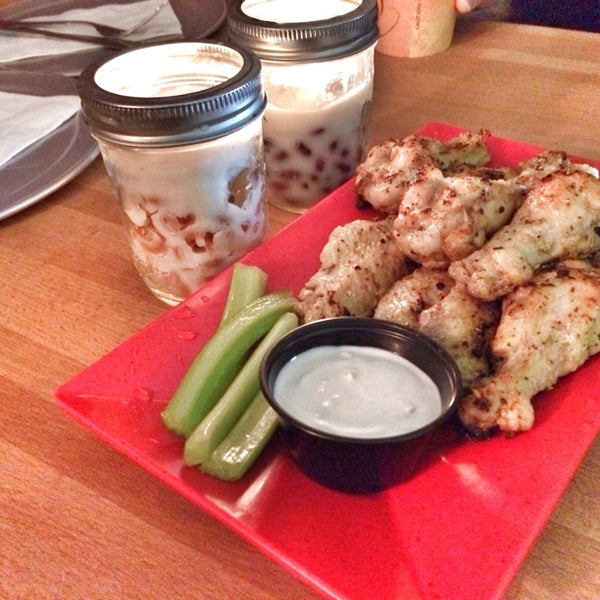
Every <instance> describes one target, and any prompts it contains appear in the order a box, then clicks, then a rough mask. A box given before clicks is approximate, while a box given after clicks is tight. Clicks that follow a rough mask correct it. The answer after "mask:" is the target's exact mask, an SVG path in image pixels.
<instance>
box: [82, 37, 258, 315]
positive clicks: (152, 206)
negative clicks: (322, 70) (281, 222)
mask: <svg viewBox="0 0 600 600" xmlns="http://www.w3.org/2000/svg"><path fill="white" fill-rule="evenodd" d="M260 71H261V66H260V61H259V59H258V58H257V57H256V56H255V55H254V54H252V53H251V52H248V51H247V50H246V49H243V48H238V47H235V46H233V45H229V44H221V43H217V42H214V43H212V42H211V43H208V42H178V43H170V44H162V45H158V46H149V47H145V48H140V49H136V50H132V51H128V52H124V53H122V54H119V55H117V56H116V57H114V58H112V59H109V60H108V61H106V62H104V63H102V64H100V65H96V66H93V67H90V68H88V69H86V70H85V71H84V72H83V73H82V75H81V76H80V79H79V93H80V96H81V102H82V112H83V115H84V117H85V119H86V122H87V124H88V125H89V127H90V130H91V132H92V135H94V137H95V138H96V139H97V140H98V143H99V146H100V150H101V153H102V157H103V159H104V164H105V166H106V170H107V172H108V175H109V177H110V179H111V182H112V185H113V188H114V190H115V193H116V195H117V198H118V200H119V202H120V205H121V207H122V209H123V213H124V217H125V222H126V225H127V230H128V233H129V239H130V242H131V248H132V253H133V260H134V263H135V266H136V268H137V270H138V272H139V273H140V275H141V277H142V278H143V280H144V281H145V283H146V285H147V286H148V287H149V289H150V290H151V291H152V292H153V293H154V294H155V295H156V296H157V297H158V298H159V299H160V300H162V301H164V302H166V303H167V304H171V305H174V304H177V303H178V302H180V301H181V300H182V299H183V298H185V297H186V296H187V295H189V294H190V293H191V292H193V291H194V290H195V289H197V288H198V287H199V286H200V285H201V284H202V283H203V282H205V281H206V280H207V279H209V278H211V277H213V276H214V275H216V274H217V273H218V272H219V271H220V270H222V269H223V268H225V267H226V266H227V265H229V264H231V263H232V262H234V261H235V260H237V259H238V258H239V257H240V256H241V255H242V254H244V253H245V252H246V251H247V250H249V249H250V248H252V247H253V246H255V245H257V244H258V243H259V242H260V241H261V240H262V239H263V237H264V232H265V225H266V211H265V200H264V198H265V181H264V178H265V168H264V156H263V141H262V115H263V112H264V108H265V104H266V98H265V94H264V91H263V87H262V83H261V77H260Z"/></svg>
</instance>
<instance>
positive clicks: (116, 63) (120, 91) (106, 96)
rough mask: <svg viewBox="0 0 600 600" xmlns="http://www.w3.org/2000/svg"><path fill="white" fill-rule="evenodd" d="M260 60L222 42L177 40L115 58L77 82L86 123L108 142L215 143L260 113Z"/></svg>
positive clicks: (263, 103)
mask: <svg viewBox="0 0 600 600" xmlns="http://www.w3.org/2000/svg"><path fill="white" fill-rule="evenodd" d="M260 71H261V66H260V60H259V59H258V57H257V56H256V55H254V54H253V53H252V52H249V51H248V50H247V49H244V48H241V47H237V46H235V45H232V44H222V43H220V42H175V43H169V44H160V45H156V46H146V47H143V48H138V49H135V50H130V51H127V52H123V53H121V54H118V55H117V56H116V57H113V58H111V59H108V60H105V61H103V62H101V63H100V64H97V65H92V66H90V67H88V68H87V69H86V70H85V71H84V72H83V73H82V74H81V75H80V77H79V95H80V97H81V108H82V113H83V115H84V118H85V120H86V122H87V124H88V125H89V127H90V129H91V130H92V132H93V133H94V134H95V135H97V136H98V137H102V138H104V139H106V140H109V141H114V142H118V143H121V144H128V145H139V146H174V145H183V144H189V143H195V142H202V141H207V140H211V139H215V138H218V137H221V136H223V135H226V134H228V133H231V132H233V131H235V130H237V129H240V128H241V127H243V126H244V125H246V124H247V123H249V122H251V121H252V120H254V119H255V118H257V117H259V116H261V115H262V113H263V111H264V108H265V106H266V96H265V93H264V90H263V87H262V83H261V73H260Z"/></svg>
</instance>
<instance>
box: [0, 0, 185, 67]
mask: <svg viewBox="0 0 600 600" xmlns="http://www.w3.org/2000/svg"><path fill="white" fill-rule="evenodd" d="M159 5H163V7H162V8H161V10H160V11H159V12H158V14H157V15H156V16H155V17H154V18H153V19H152V20H151V21H149V22H148V23H147V24H146V25H144V26H143V27H142V28H141V29H139V30H138V31H136V32H135V33H133V34H131V35H130V36H128V37H127V39H131V40H144V39H149V38H154V37H158V36H163V35H181V33H182V31H181V23H180V22H179V20H178V19H177V17H176V16H175V13H174V12H173V9H172V8H171V5H170V4H169V3H168V2H167V0H141V1H140V2H129V3H127V4H103V5H101V6H97V7H95V8H78V9H73V10H69V11H66V12H64V13H60V14H58V15H48V16H45V17H37V19H52V20H53V21H59V20H64V21H67V20H72V19H84V20H86V21H93V22H94V23H101V24H102V25H113V26H115V27H120V28H122V29H127V28H129V27H133V26H134V25H136V24H137V23H139V22H140V21H141V20H142V19H143V18H144V17H145V16H149V15H151V14H152V13H153V12H154V10H155V9H156V7H157V6H159ZM26 20H27V21H36V18H35V17H33V18H30V19H26ZM60 27H61V28H60V31H68V32H70V33H78V34H85V35H99V34H98V32H97V31H96V30H95V29H94V28H93V27H91V26H88V25H69V26H68V27H67V26H66V25H65V26H60ZM53 28H54V26H53ZM57 31H59V29H57ZM97 47H98V46H96V45H94V44H89V43H86V42H78V41H73V40H62V39H60V40H59V39H52V38H45V37H43V36H41V35H35V34H27V33H22V32H8V31H2V32H0V63H5V62H12V61H16V60H22V59H25V58H34V57H41V56H54V55H60V54H70V53H73V52H80V51H82V50H88V49H90V48H97Z"/></svg>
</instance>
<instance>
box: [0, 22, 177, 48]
mask: <svg viewBox="0 0 600 600" xmlns="http://www.w3.org/2000/svg"><path fill="white" fill-rule="evenodd" d="M1 29H3V27H2V21H0V30H1ZM6 31H9V32H12V33H32V34H34V35H43V36H45V37H50V38H57V39H61V40H75V41H78V42H87V43H91V44H96V45H98V46H103V47H104V48H111V49H113V50H127V49H129V48H139V47H140V46H143V45H148V44H155V43H159V42H171V41H175V40H181V39H183V38H182V36H180V35H163V36H159V37H154V38H147V39H144V40H137V41H136V40H128V39H125V38H122V37H119V36H100V35H83V34H82V35H79V34H77V33H61V32H58V31H52V30H50V29H39V28H37V27H29V26H27V25H23V26H18V27H12V28H10V29H6Z"/></svg>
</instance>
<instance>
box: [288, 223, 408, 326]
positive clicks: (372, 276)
mask: <svg viewBox="0 0 600 600" xmlns="http://www.w3.org/2000/svg"><path fill="white" fill-rule="evenodd" d="M320 260H321V267H320V268H319V270H318V271H317V272H316V273H315V274H314V275H313V276H312V277H311V278H310V279H309V281H308V282H307V283H306V284H305V286H304V287H303V289H302V290H301V291H300V294H299V295H298V303H297V304H296V312H297V313H298V315H299V316H300V318H301V319H302V320H303V321H304V322H308V321H315V320H317V319H323V318H326V317H336V316H342V315H352V316H358V317H370V316H371V315H372V314H373V311H374V310H375V306H376V305H377V302H378V301H379V299H380V298H381V296H383V294H384V293H385V292H386V290H387V289H388V288H389V287H390V286H391V285H392V283H394V281H396V280H397V279H399V278H400V277H402V276H403V275H405V274H406V272H407V271H406V261H405V257H404V255H403V254H402V252H400V250H399V249H398V246H397V244H396V242H395V240H394V236H393V235H392V221H391V219H385V220H383V221H368V220H357V221H353V222H351V223H348V224H347V225H343V226H340V227H336V228H335V229H334V230H333V232H332V233H331V235H330V237H329V240H328V242H327V244H326V245H325V247H324V248H323V250H322V251H321V255H320Z"/></svg>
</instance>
